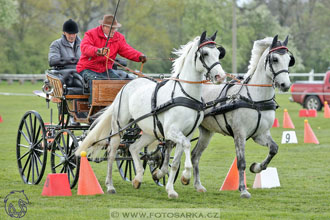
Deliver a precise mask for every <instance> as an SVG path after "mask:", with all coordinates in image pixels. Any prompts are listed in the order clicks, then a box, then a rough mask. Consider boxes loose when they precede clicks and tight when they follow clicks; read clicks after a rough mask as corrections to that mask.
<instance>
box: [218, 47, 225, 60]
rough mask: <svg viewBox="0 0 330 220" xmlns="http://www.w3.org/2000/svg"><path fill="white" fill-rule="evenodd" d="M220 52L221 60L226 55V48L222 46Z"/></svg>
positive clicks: (219, 48)
mask: <svg viewBox="0 0 330 220" xmlns="http://www.w3.org/2000/svg"><path fill="white" fill-rule="evenodd" d="M218 50H219V52H220V54H219V60H221V59H222V58H224V57H225V55H226V49H225V48H224V47H222V46H220V47H218Z"/></svg>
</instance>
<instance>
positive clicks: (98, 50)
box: [77, 15, 147, 100]
mask: <svg viewBox="0 0 330 220" xmlns="http://www.w3.org/2000/svg"><path fill="white" fill-rule="evenodd" d="M113 19H114V16H113V15H104V17H103V20H100V21H99V23H100V24H101V25H100V26H98V27H96V28H93V29H91V30H89V31H87V32H86V33H85V36H84V38H83V40H82V41H81V44H80V49H81V57H80V60H79V62H78V64H77V72H78V73H80V74H81V75H82V76H83V78H84V80H85V82H86V83H88V85H89V88H90V90H91V91H92V80H95V79H108V74H109V77H110V79H116V78H117V79H119V78H120V77H119V76H118V75H117V74H116V73H115V72H114V71H112V70H111V69H112V66H113V62H112V61H111V60H110V59H108V60H107V58H106V57H105V55H107V54H108V50H110V56H109V57H110V58H111V59H113V60H115V58H116V56H117V54H119V55H120V56H122V57H125V58H127V59H129V60H132V61H135V62H143V63H144V62H146V61H147V57H146V56H145V55H144V54H143V53H141V52H139V51H137V50H135V49H134V48H133V47H131V46H130V45H129V44H128V43H126V40H125V37H124V35H122V34H121V33H119V32H117V29H118V28H119V27H121V24H120V23H118V22H117V20H116V19H115V20H114V22H113V26H112V28H111V30H110V27H111V24H112V20H113ZM109 34H110V39H109V41H108V44H107V45H106V46H105V43H106V41H107V38H108V35H109ZM106 62H107V64H106ZM106 67H108V74H107V70H106ZM90 100H91V97H90Z"/></svg>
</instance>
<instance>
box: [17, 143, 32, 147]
mask: <svg viewBox="0 0 330 220" xmlns="http://www.w3.org/2000/svg"><path fill="white" fill-rule="evenodd" d="M18 146H20V147H24V148H30V146H27V145H24V144H18Z"/></svg>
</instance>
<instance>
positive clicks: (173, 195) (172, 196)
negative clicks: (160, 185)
mask: <svg viewBox="0 0 330 220" xmlns="http://www.w3.org/2000/svg"><path fill="white" fill-rule="evenodd" d="M178 197H179V194H178V193H177V192H175V191H174V192H171V193H169V194H168V198H169V199H177V198H178Z"/></svg>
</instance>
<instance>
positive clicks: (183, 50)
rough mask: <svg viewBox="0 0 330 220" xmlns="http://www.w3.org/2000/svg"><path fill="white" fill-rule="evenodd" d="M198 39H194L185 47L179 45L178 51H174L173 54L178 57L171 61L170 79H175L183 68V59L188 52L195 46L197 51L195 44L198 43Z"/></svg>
mask: <svg viewBox="0 0 330 220" xmlns="http://www.w3.org/2000/svg"><path fill="white" fill-rule="evenodd" d="M199 39H200V37H196V38H195V39H194V40H192V41H190V42H188V43H187V44H186V45H181V46H180V48H179V49H174V50H173V52H172V53H173V54H175V55H176V56H178V58H176V59H175V60H174V61H173V66H172V71H171V74H172V77H176V76H177V75H178V74H179V73H180V72H181V69H182V67H183V64H184V62H185V59H186V57H187V55H188V54H189V52H190V50H191V49H192V48H193V47H194V46H195V47H196V50H197V44H196V42H197V41H199Z"/></svg>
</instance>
